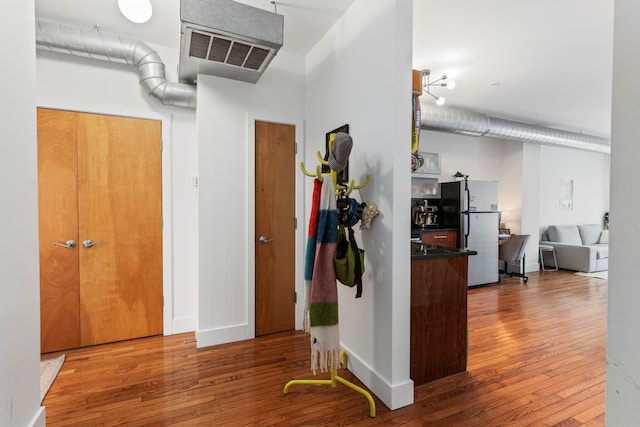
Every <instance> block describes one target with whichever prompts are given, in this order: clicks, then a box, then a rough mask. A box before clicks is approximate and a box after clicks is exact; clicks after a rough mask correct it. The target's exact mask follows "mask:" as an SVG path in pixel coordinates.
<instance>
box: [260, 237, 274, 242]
mask: <svg viewBox="0 0 640 427" xmlns="http://www.w3.org/2000/svg"><path fill="white" fill-rule="evenodd" d="M258 240H259V241H260V243H269V242H270V241H272V240H275V238H273V239H270V238H268V237H267V236H260V237H259V238H258Z"/></svg>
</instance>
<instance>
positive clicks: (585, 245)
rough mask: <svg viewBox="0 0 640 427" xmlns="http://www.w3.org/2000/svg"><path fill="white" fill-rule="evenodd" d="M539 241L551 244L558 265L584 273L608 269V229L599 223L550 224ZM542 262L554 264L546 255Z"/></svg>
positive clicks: (542, 243)
mask: <svg viewBox="0 0 640 427" xmlns="http://www.w3.org/2000/svg"><path fill="white" fill-rule="evenodd" d="M540 244H541V245H548V246H553V248H554V249H555V252H556V258H557V259H558V267H559V268H564V269H566V270H575V271H583V272H586V273H592V272H594V271H604V270H608V269H609V230H603V229H602V226H601V225H600V224H583V225H551V226H549V227H548V228H547V229H546V230H545V231H544V232H543V233H542V236H541V238H540ZM543 254H545V255H546V253H544V252H543ZM542 262H544V264H545V265H550V266H552V265H553V264H552V263H553V260H552V259H551V257H548V256H545V257H544V259H543V260H542Z"/></svg>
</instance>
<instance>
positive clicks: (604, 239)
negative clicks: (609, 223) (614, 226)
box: [598, 230, 609, 243]
mask: <svg viewBox="0 0 640 427" xmlns="http://www.w3.org/2000/svg"><path fill="white" fill-rule="evenodd" d="M598 243H609V230H602V233H600V240H598Z"/></svg>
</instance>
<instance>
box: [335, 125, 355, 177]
mask: <svg viewBox="0 0 640 427" xmlns="http://www.w3.org/2000/svg"><path fill="white" fill-rule="evenodd" d="M351 147H353V139H351V137H350V136H349V134H348V133H344V132H338V133H336V137H335V139H334V140H333V147H332V148H331V152H330V153H329V167H331V169H333V170H334V171H335V172H342V170H343V169H344V168H345V166H347V161H349V154H351Z"/></svg>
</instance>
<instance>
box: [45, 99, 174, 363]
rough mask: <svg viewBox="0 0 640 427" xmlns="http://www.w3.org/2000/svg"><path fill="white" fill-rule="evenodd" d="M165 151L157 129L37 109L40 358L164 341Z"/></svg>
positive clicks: (115, 119) (143, 122) (146, 123)
mask: <svg viewBox="0 0 640 427" xmlns="http://www.w3.org/2000/svg"><path fill="white" fill-rule="evenodd" d="M160 144H161V123H160V122H157V121H152V120H141V119H132V118H125V117H115V116H101V115H96V114H86V113H75V112H67V111H59V110H46V109H38V172H39V176H38V180H39V219H40V271H41V302H40V307H41V351H42V352H43V353H46V352H51V351H57V350H63V349H67V348H75V347H80V346H87V345H93V344H99V343H105V342H113V341H119V340H124V339H130V338H138V337H142V336H150V335H157V334H161V333H162V311H163V310H162V209H161V207H162V200H161V198H162V181H161V167H162V159H161V145H160ZM68 240H73V241H74V242H75V247H73V248H66V247H61V246H57V245H56V246H54V244H53V242H56V243H62V244H64V243H65V242H66V241H68ZM85 241H92V242H94V243H95V244H94V245H93V246H91V245H90V244H87V243H85V245H83V242H85Z"/></svg>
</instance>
